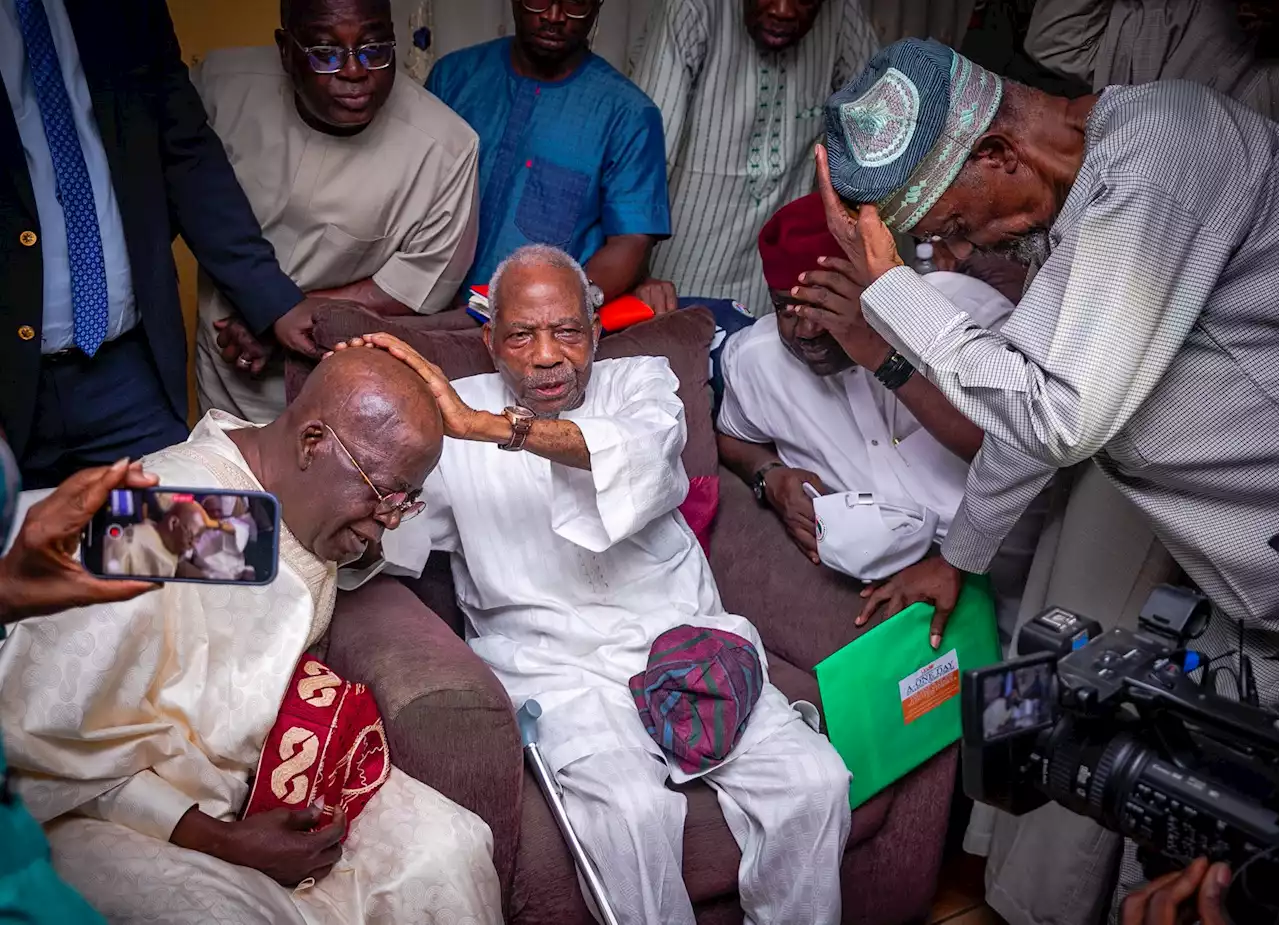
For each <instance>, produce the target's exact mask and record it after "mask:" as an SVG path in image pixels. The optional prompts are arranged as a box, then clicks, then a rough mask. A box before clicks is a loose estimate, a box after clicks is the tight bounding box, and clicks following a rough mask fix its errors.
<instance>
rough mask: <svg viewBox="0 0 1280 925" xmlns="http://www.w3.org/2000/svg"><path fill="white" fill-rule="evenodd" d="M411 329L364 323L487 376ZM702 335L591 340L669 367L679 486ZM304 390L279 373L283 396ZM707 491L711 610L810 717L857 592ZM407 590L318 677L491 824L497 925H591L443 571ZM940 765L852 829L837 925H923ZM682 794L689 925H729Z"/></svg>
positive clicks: (371, 615) (747, 502) (707, 429)
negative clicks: (711, 512)
mask: <svg viewBox="0 0 1280 925" xmlns="http://www.w3.org/2000/svg"><path fill="white" fill-rule="evenodd" d="M416 320H417V319H409V320H408V321H407V322H404V323H400V324H389V323H383V322H372V323H374V324H376V325H377V327H378V328H379V329H382V330H389V331H391V332H392V333H395V334H397V335H398V336H400V337H403V338H404V339H405V340H406V341H407V342H409V343H410V344H411V345H412V346H413V347H415V349H417V350H419V351H420V352H421V353H423V355H424V356H426V357H428V358H429V359H433V360H435V361H436V362H438V363H439V364H440V365H441V366H442V367H443V368H444V369H445V371H446V373H447V374H448V375H450V377H452V378H458V377H460V376H466V375H472V374H476V373H480V372H488V371H491V370H492V366H491V365H490V361H489V357H488V354H487V352H486V351H485V350H484V347H483V345H482V344H480V343H479V334H478V332H476V331H469V332H468V331H461V332H454V331H450V332H440V331H439V330H437V331H435V332H428V331H423V330H421V329H419V328H417V327H416V325H415V322H416ZM370 324H371V322H370V320H369V319H368V318H367V317H365V316H362V315H360V314H357V313H355V312H352V311H350V310H342V311H339V312H337V313H335V315H334V316H332V317H324V318H320V319H318V321H317V325H316V337H317V340H318V341H320V342H321V344H325V345H327V344H332V343H333V342H334V341H336V340H338V339H342V338H347V337H351V336H354V335H357V334H361V333H366V331H367V330H372V328H370ZM713 329H714V324H713V322H712V321H711V317H710V315H709V313H707V312H705V311H704V310H686V311H683V312H677V313H675V314H673V315H669V316H665V317H663V318H658V319H655V320H653V321H650V322H646V323H644V324H642V325H637V326H636V327H635V328H633V329H631V330H629V331H627V332H625V333H623V334H619V335H613V336H610V337H608V338H606V339H604V340H603V341H602V343H601V349H600V354H599V355H600V357H601V358H608V357H615V356H624V355H633V354H636V353H650V354H659V355H665V356H667V357H668V359H669V360H670V361H671V366H672V369H673V370H674V371H675V372H676V375H677V377H679V379H680V382H681V389H680V397H681V399H682V400H683V401H684V403H685V417H686V422H687V426H688V446H687V447H686V450H685V454H684V462H685V467H686V469H687V470H688V472H689V474H690V476H694V475H706V474H713V473H715V472H716V471H717V468H716V457H715V434H714V430H713V427H712V420H711V404H710V390H709V388H708V386H707V379H708V369H709V367H708V361H707V351H708V348H709V345H710V341H711V336H712V333H713ZM305 372H306V370H305V368H304V367H301V366H297V365H291V368H290V371H289V388H290V390H291V391H290V394H291V395H292V394H295V393H296V389H297V387H298V386H299V384H300V383H301V381H302V379H303V378H304V377H305ZM720 491H721V495H720V510H719V513H718V515H717V519H716V523H715V526H714V529H713V532H712V539H711V555H710V561H711V566H712V570H713V571H714V573H715V575H716V580H717V584H718V585H719V588H720V593H721V597H722V599H723V601H724V604H725V607H726V608H727V609H729V610H731V611H734V612H737V613H742V614H744V615H746V616H747V617H749V618H751V620H752V621H753V622H754V623H755V625H756V627H757V628H758V629H759V631H760V636H761V638H762V639H763V641H764V643H765V648H766V652H767V657H768V661H769V669H770V674H771V677H772V680H773V681H774V683H776V684H777V686H778V687H779V688H780V689H781V690H782V691H783V692H784V693H786V694H787V695H788V696H789V697H790V698H792V699H805V700H810V701H812V702H814V703H818V702H819V698H818V686H817V681H816V679H815V678H814V676H813V671H812V670H813V666H814V665H815V664H817V662H819V661H821V660H822V659H823V658H824V657H826V656H827V655H828V654H830V653H831V652H833V651H835V650H836V649H837V648H839V647H841V646H843V645H845V644H846V643H847V642H849V640H851V639H852V638H853V637H854V636H855V635H856V632H855V629H854V626H853V619H854V617H855V616H856V615H857V613H858V610H859V608H860V604H861V599H860V598H859V596H858V593H857V592H858V587H859V586H858V585H857V584H856V583H855V582H853V581H851V580H849V579H846V578H844V577H842V576H839V575H837V574H835V573H833V572H831V571H830V570H828V569H823V568H819V567H817V566H814V565H813V564H812V563H810V562H809V561H808V560H807V559H806V558H805V557H804V556H803V555H802V554H801V553H800V552H799V551H798V550H797V549H796V548H795V547H794V545H793V544H792V543H791V542H790V540H788V539H787V537H786V535H785V533H784V532H783V530H782V528H781V525H780V524H779V523H778V521H777V519H776V518H775V517H774V516H773V515H772V514H771V513H769V512H768V511H764V510H762V509H761V508H759V507H758V506H757V505H756V503H755V500H754V498H753V496H752V494H751V491H750V490H749V489H748V488H747V486H746V485H744V484H743V483H742V482H741V481H740V480H738V479H737V478H736V477H735V476H733V475H732V474H730V473H728V472H727V471H721V472H720ZM406 584H408V585H409V586H410V587H411V588H412V589H413V592H414V593H415V594H416V595H417V599H414V598H413V596H412V595H411V594H410V593H409V591H408V589H404V588H399V587H397V586H396V584H395V583H394V582H392V581H390V580H389V579H384V580H381V581H379V582H376V583H374V584H372V585H370V586H369V587H368V588H366V589H363V590H362V591H360V592H357V593H355V594H351V595H345V594H344V595H342V596H340V599H339V606H338V613H337V615H336V616H335V619H334V627H333V629H332V631H331V640H330V652H329V656H330V659H331V662H332V664H333V667H334V668H335V670H337V671H338V672H339V673H340V674H343V675H344V676H348V677H351V678H352V679H353V680H359V679H364V680H371V681H373V682H374V683H373V686H374V690H375V693H377V695H378V701H379V703H380V704H381V705H382V706H383V709H384V711H386V714H385V715H386V718H387V722H388V727H389V729H390V731H391V740H392V754H393V758H394V760H395V761H396V763H397V765H399V766H400V767H402V768H404V769H405V770H407V771H409V772H410V773H412V774H414V775H415V776H418V777H420V778H421V779H422V780H424V781H426V782H427V783H430V784H431V785H432V786H435V787H437V789H440V790H441V791H442V792H444V793H446V794H447V795H449V796H451V797H453V798H454V799H456V800H458V801H459V802H460V803H462V804H463V805H465V806H468V807H470V808H471V809H473V810H474V811H475V812H477V813H479V814H480V815H481V816H483V817H484V818H485V819H486V820H487V821H488V822H489V824H490V826H491V827H492V828H493V832H494V842H495V862H496V863H497V864H498V870H499V876H500V877H501V878H502V882H503V886H504V891H505V893H504V895H505V896H506V898H507V907H508V921H509V922H512V923H516V925H591V922H592V919H591V917H590V915H589V914H588V913H587V911H586V907H585V906H584V905H583V902H582V897H581V893H580V891H579V886H578V881H577V877H576V875H575V873H574V870H573V865H572V863H571V862H570V859H569V854H568V851H567V849H566V848H565V846H564V842H563V840H562V839H561V836H560V833H559V832H558V831H557V829H556V827H555V823H554V821H553V820H552V818H551V814H550V812H549V811H548V809H547V806H546V804H545V801H544V800H543V798H542V796H541V794H540V793H539V792H538V789H537V786H536V784H535V783H534V782H533V780H532V778H530V777H529V776H528V775H527V773H526V772H524V771H523V765H522V758H521V753H520V748H519V744H518V737H517V734H516V730H515V724H514V718H513V716H512V714H511V707H510V703H509V701H507V699H506V697H505V695H504V694H503V692H502V690H501V688H500V687H499V686H498V683H497V681H496V679H494V678H493V676H492V675H491V674H489V673H488V671H487V669H486V668H485V667H484V666H483V665H482V664H480V663H479V660H478V659H477V658H476V657H475V656H474V655H472V654H471V652H470V650H469V649H468V648H467V647H466V646H465V645H464V644H463V643H462V642H461V640H460V639H459V638H458V637H459V635H460V634H461V631H462V616H461V613H460V612H459V610H458V607H457V604H456V601H455V598H454V592H453V583H452V577H451V575H450V571H449V564H448V560H447V558H445V557H442V556H432V558H431V560H430V561H429V562H428V564H427V568H426V570H425V571H424V573H423V575H422V577H421V578H420V579H417V580H416V581H413V582H407V583H406ZM423 604H425V605H426V606H425V607H424V606H423ZM428 608H429V609H428ZM432 611H434V613H433V612H432ZM436 614H439V616H438V617H437V616H436ZM955 762H956V753H955V750H954V749H949V750H947V751H946V752H944V753H943V754H941V755H938V756H937V757H936V758H934V759H933V760H932V761H930V762H928V763H926V764H925V765H924V766H923V767H921V768H918V769H917V770H916V771H914V772H913V773H912V774H910V775H908V776H907V777H906V778H904V779H903V780H901V781H899V782H898V783H897V784H895V785H894V786H893V787H890V788H888V789H887V790H886V791H884V792H883V793H881V794H880V795H878V796H877V797H875V798H874V799H872V800H871V801H869V802H868V803H866V804H865V805H863V806H861V807H859V808H858V810H857V811H856V812H854V814H853V829H852V835H851V837H850V839H849V846H848V849H847V852H846V854H845V860H844V863H843V865H842V867H841V882H842V884H843V887H844V889H843V895H844V915H843V921H844V922H846V923H875V925H896V923H906V922H910V921H913V920H916V919H922V918H923V917H924V916H925V915H926V914H927V912H928V909H929V904H930V901H931V899H932V897H933V893H934V889H935V886H936V882H937V877H938V868H939V866H940V864H941V859H942V849H943V842H944V837H945V832H946V825H947V817H948V811H949V807H950V802H951V790H952V786H953V783H954V779H955V767H956V764H955ZM681 790H682V792H684V793H685V794H686V797H687V799H688V814H687V821H686V827H685V851H684V878H685V884H686V886H687V888H688V890H689V895H690V897H691V898H692V900H693V902H694V904H695V909H696V911H697V916H698V922H699V925H740V923H741V922H742V911H741V909H740V907H739V905H738V901H737V888H736V887H737V870H738V863H739V860H740V856H739V852H738V849H737V846H736V845H735V844H734V842H733V838H732V836H731V835H730V833H729V830H728V827H727V826H726V825H725V822H724V818H723V816H722V815H721V813H720V808H719V805H718V804H717V802H716V798H715V795H714V792H713V791H712V790H711V789H710V788H709V787H708V786H706V785H705V784H703V783H698V782H695V783H693V784H690V785H687V786H686V787H683V788H681ZM513 865H514V866H513Z"/></svg>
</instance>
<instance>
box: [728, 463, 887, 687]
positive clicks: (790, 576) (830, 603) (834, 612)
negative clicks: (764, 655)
mask: <svg viewBox="0 0 1280 925" xmlns="http://www.w3.org/2000/svg"><path fill="white" fill-rule="evenodd" d="M709 558H710V560H711V571H712V572H713V573H714V574H715V577H716V585H717V586H718V587H719V589H720V599H721V601H722V602H723V604H724V606H725V609H726V610H728V611H730V612H732V613H737V614H741V615H742V616H744V617H746V618H747V619H749V620H750V621H751V622H752V623H753V624H755V627H756V629H757V630H758V631H759V633H760V638H761V640H762V641H763V642H764V645H765V648H766V649H768V650H769V651H770V652H773V653H775V654H776V655H778V656H780V657H782V658H784V659H786V660H787V661H788V662H790V663H791V664H793V665H795V666H796V667H798V668H802V669H804V670H805V671H809V672H812V671H813V667H814V666H815V665H817V664H818V662H820V661H822V660H823V659H824V658H826V657H827V656H828V655H830V654H831V653H832V652H835V651H836V650H837V649H840V648H842V647H843V646H846V645H848V644H849V643H850V642H852V641H853V639H854V638H855V637H857V636H860V635H862V634H863V633H864V632H866V631H867V630H868V629H870V628H871V627H872V626H874V625H875V624H876V623H878V622H880V619H883V618H880V619H877V620H876V621H873V622H872V623H869V624H868V625H867V626H865V627H857V626H854V625H853V621H854V618H856V617H857V616H858V614H859V613H860V612H861V611H862V598H861V597H860V596H859V592H860V591H861V590H862V587H863V585H862V583H861V582H860V581H857V580H856V579H853V578H850V577H849V576H848V575H845V574H842V573H841V572H837V571H835V570H834V569H830V568H827V567H826V566H825V565H814V564H813V563H812V562H810V561H809V560H808V559H807V558H806V557H805V555H804V553H802V552H800V550H799V549H797V548H796V545H795V544H794V543H793V542H791V538H790V537H788V536H787V533H786V530H785V529H784V528H783V526H782V522H781V521H779V520H778V518H777V517H776V516H775V515H774V513H773V511H771V510H769V509H767V508H762V507H761V506H760V505H758V504H757V503H756V499H755V495H754V494H752V491H751V489H750V488H749V487H748V486H747V484H746V483H745V482H743V481H742V479H740V478H738V477H737V476H736V475H734V474H733V473H732V472H730V471H729V470H728V469H726V468H724V467H721V469H720V508H719V511H718V512H717V514H716V521H715V526H714V527H713V529H712V531H711V555H710V557H709Z"/></svg>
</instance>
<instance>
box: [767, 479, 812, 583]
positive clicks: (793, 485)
mask: <svg viewBox="0 0 1280 925" xmlns="http://www.w3.org/2000/svg"><path fill="white" fill-rule="evenodd" d="M805 482H808V483H809V484H810V485H812V486H813V487H814V488H816V489H817V490H818V494H820V495H825V494H826V493H827V489H826V488H824V487H823V485H822V479H820V478H818V477H817V476H816V475H814V474H813V473H812V472H809V471H807V470H805V469H791V468H788V467H786V466H779V467H777V468H774V469H770V470H769V471H768V472H766V473H765V474H764V495H765V500H767V501H768V502H769V506H770V507H771V508H773V509H774V511H775V512H776V513H777V515H778V517H779V518H781V519H782V525H783V526H784V527H786V528H787V535H788V536H790V537H791V540H792V542H794V543H795V544H796V545H797V546H799V547H800V551H801V552H802V553H804V554H805V555H806V556H808V557H809V561H810V562H812V563H813V564H814V565H818V564H820V563H821V562H822V560H821V559H820V558H818V536H817V530H816V528H815V526H814V522H813V519H814V518H813V499H812V498H810V497H809V496H808V495H807V494H806V493H805V490H804V483H805Z"/></svg>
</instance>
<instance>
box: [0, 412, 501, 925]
mask: <svg viewBox="0 0 1280 925" xmlns="http://www.w3.org/2000/svg"><path fill="white" fill-rule="evenodd" d="M245 426H249V425H247V424H246V423H245V422H243V421H239V420H237V419H235V418H232V417H231V416H229V415H225V414H222V413H220V412H212V413H211V414H209V415H207V416H206V417H205V418H204V419H203V420H202V421H201V422H200V424H199V425H198V426H197V427H196V429H195V431H194V432H193V433H192V435H191V437H190V439H189V440H188V441H187V442H186V443H184V444H180V445H178V446H174V447H169V448H168V449H165V450H162V451H160V452H159V453H156V454H155V455H153V456H150V457H147V458H146V459H145V460H144V465H145V467H146V469H147V471H148V472H153V473H155V474H156V475H158V476H159V477H160V482H161V484H162V485H163V484H170V485H182V486H184V487H193V488H200V487H206V486H207V487H212V488H222V489H239V490H253V491H260V490H261V485H259V483H258V482H257V480H256V479H255V478H254V477H253V475H252V473H251V472H250V471H249V469H248V466H247V465H246V463H245V462H244V459H243V457H241V455H240V453H239V452H238V450H237V449H236V447H235V444H233V443H232V442H231V440H230V439H228V438H227V436H226V434H225V431H227V430H234V429H237V428H240V427H245ZM335 577H336V570H335V567H334V565H333V563H329V562H323V561H321V560H320V559H318V558H317V557H316V556H315V555H313V554H312V553H310V552H308V551H307V550H306V549H304V548H303V547H302V546H301V544H299V542H298V541H297V540H296V539H295V538H294V537H293V535H292V534H291V533H289V531H288V529H287V528H285V527H283V526H282V528H281V536H280V567H279V575H278V577H277V579H276V580H275V581H274V582H273V583H272V584H271V585H269V586H266V587H231V586H225V585H196V584H168V585H165V586H164V588H163V589H162V590H160V591H157V592H153V593H151V594H147V595H143V596H142V597H140V598H137V599H136V600H134V601H131V602H128V603H125V604H115V605H102V606H97V607H87V608H80V609H76V610H68V611H65V612H63V613H61V614H57V615H55V616H51V617H44V618H36V619H31V620H27V621H24V622H22V623H20V624H18V625H17V626H15V627H13V628H12V630H11V634H10V636H9V638H8V639H7V640H6V641H5V642H4V643H3V645H0V724H2V725H3V733H4V738H5V747H6V749H7V752H8V758H9V763H10V768H11V771H12V775H11V781H12V782H13V784H14V785H15V787H16V790H17V792H18V793H19V794H20V795H21V796H22V798H23V799H24V800H25V801H26V803H27V806H28V807H29V808H30V810H31V813H32V815H33V816H35V817H36V818H37V819H38V820H40V821H42V822H44V823H46V824H47V831H48V835H49V841H50V844H51V846H52V850H53V860H54V863H55V865H56V866H57V869H58V872H59V873H60V874H61V875H62V877H63V878H65V879H66V880H67V881H68V882H70V883H71V884H72V885H73V886H74V887H75V888H76V889H78V890H80V892H81V893H82V894H83V895H84V896H85V898H86V899H88V901H89V902H90V903H91V904H92V905H93V906H94V907H95V908H97V909H98V910H99V911H101V912H102V913H103V914H104V915H105V916H106V917H107V919H108V920H110V921H113V922H135V921H162V922H165V923H191V925H197V923H198V925H205V923H208V922H215V921H216V922H219V923H234V925H239V923H253V925H268V923H269V925H278V923H289V925H302V923H306V925H319V923H323V925H340V923H341V925H347V923H363V922H371V923H372V922H377V923H388V925H390V923H405V925H409V923H419V922H424V921H449V922H458V923H463V922H466V923H477V925H478V923H496V922H500V921H501V899H500V896H499V888H498V880H497V874H496V872H495V871H494V868H493V862H492V836H491V834H490V832H489V829H488V827H487V826H486V825H485V823H484V822H483V821H482V820H481V819H479V818H478V817H477V816H475V815H473V814H472V813H470V812H468V811H467V810H465V809H463V808H462V807H460V806H457V805H456V804H454V803H452V802H450V801H449V800H447V799H445V798H444V797H443V796H441V795H440V794H439V793H437V792H436V791H434V790H432V789H431V788H429V787H427V786H426V785H425V784H422V783H420V782H419V781H416V780H414V779H412V778H410V777H409V776H408V775H406V774H404V773H403V772H400V771H398V770H395V769H392V771H391V776H390V777H389V778H388V780H387V782H386V783H385V784H384V785H383V787H382V789H381V790H380V791H379V792H378V793H377V794H376V795H375V796H374V798H373V799H372V800H371V801H370V802H369V803H368V804H367V806H366V807H365V809H364V811H363V812H362V813H361V814H360V816H359V817H357V819H356V820H355V822H354V823H353V824H352V826H351V829H350V832H349V835H348V839H347V841H346V843H345V845H344V850H343V857H342V860H341V861H340V862H339V863H338V864H337V865H336V866H335V867H334V869H333V870H332V872H331V873H330V874H329V875H328V876H327V877H326V878H325V879H323V880H321V881H320V882H319V883H316V884H314V885H310V886H299V887H298V888H296V889H294V890H292V891H290V890H288V889H286V888H284V887H282V886H280V885H279V884H277V883H276V882H275V881H273V880H271V879H270V878H268V877H267V876H266V875H264V874H262V873H259V872H258V871H256V870H251V869H249V868H243V867H237V866H234V865H232V864H228V863H226V862H223V861H220V860H217V859H216V858H213V857H211V856H208V855H204V854H200V853H198V852H194V851H188V850H185V849H182V848H178V847H176V846H174V845H172V844H170V843H169V837H170V834H171V833H172V831H173V828H174V826H175V825H176V824H177V823H178V821H179V819H181V817H182V816H183V814H184V813H185V812H186V811H187V810H188V809H189V808H190V807H191V806H192V805H195V804H198V805H199V807H200V809H201V810H202V811H204V812H205V813H208V814H209V815H211V816H214V817H217V818H219V819H223V820H231V819H233V818H234V817H235V816H236V814H237V813H238V812H239V810H240V808H241V807H242V806H243V804H244V802H245V799H246V797H247V795H248V788H249V783H250V779H251V776H252V775H253V773H254V771H255V769H256V767H257V764H258V758H259V755H260V753H261V750H262V746H263V743H264V741H265V740H266V737H267V734H268V732H269V731H270V729H271V727H272V725H273V724H274V722H275V719H276V714H277V710H278V708H279V706H280V703H281V701H282V699H283V697H284V694H285V689H286V687H287V685H288V683H289V681H290V679H291V677H292V674H293V671H294V668H295V666H296V664H297V662H298V659H299V658H300V657H301V656H302V654H303V652H304V651H305V650H306V649H307V647H308V646H310V645H311V644H312V643H314V642H315V641H316V640H317V639H318V638H319V637H320V636H321V635H322V634H323V633H324V631H325V629H326V628H327V626H328V623H329V619H330V617H331V616H332V613H333V604H334V595H335V590H336V581H335Z"/></svg>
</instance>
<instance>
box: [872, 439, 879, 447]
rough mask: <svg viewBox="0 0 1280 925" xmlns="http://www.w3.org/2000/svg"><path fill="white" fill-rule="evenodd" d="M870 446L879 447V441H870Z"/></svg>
mask: <svg viewBox="0 0 1280 925" xmlns="http://www.w3.org/2000/svg"><path fill="white" fill-rule="evenodd" d="M871 445H872V446H879V445H880V441H879V440H872V441H871Z"/></svg>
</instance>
